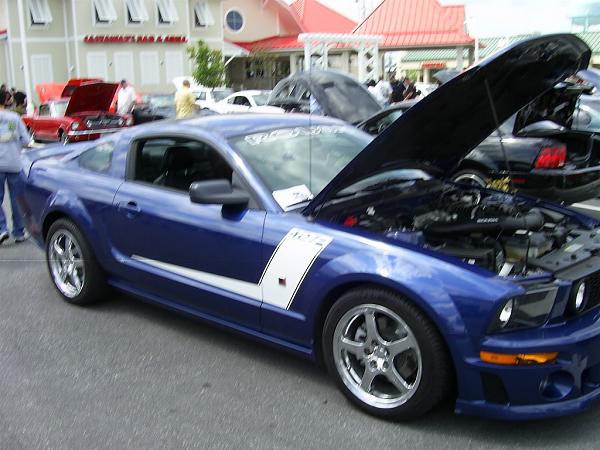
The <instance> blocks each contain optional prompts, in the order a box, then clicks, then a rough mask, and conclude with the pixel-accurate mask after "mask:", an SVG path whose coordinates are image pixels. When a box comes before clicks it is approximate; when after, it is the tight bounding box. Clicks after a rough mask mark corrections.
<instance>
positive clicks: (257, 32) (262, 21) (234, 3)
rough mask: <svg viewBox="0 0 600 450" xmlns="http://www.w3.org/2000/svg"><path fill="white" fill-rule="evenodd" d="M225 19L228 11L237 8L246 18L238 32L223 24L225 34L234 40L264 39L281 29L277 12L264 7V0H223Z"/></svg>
mask: <svg viewBox="0 0 600 450" xmlns="http://www.w3.org/2000/svg"><path fill="white" fill-rule="evenodd" d="M222 3H223V5H222V8H223V14H222V16H223V19H222V20H223V21H224V20H225V19H224V18H225V16H226V15H227V12H228V11H229V10H231V9H235V10H237V11H239V12H240V13H241V14H242V17H243V18H244V26H243V28H242V29H241V30H240V31H239V32H237V33H234V32H232V31H231V30H230V29H229V28H228V27H227V26H226V25H225V24H223V30H224V35H225V37H226V38H227V39H230V40H232V41H241V42H249V41H256V40H259V39H263V38H266V37H270V36H275V35H277V34H279V32H280V31H283V32H284V33H283V34H286V33H285V30H281V28H280V25H279V19H278V17H277V13H276V12H275V11H274V10H272V9H271V8H263V7H262V1H256V0H250V1H249V0H223V2H222Z"/></svg>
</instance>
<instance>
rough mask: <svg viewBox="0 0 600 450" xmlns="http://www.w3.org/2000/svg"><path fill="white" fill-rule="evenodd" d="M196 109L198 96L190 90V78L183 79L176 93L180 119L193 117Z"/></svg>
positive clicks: (176, 109) (176, 111)
mask: <svg viewBox="0 0 600 450" xmlns="http://www.w3.org/2000/svg"><path fill="white" fill-rule="evenodd" d="M195 111H196V96H195V95H194V93H193V92H192V91H191V90H190V82H189V80H183V83H182V84H181V89H179V90H178V91H177V92H176V93H175V114H176V116H177V118H178V119H185V118H186V117H191V116H193V115H194V112H195Z"/></svg>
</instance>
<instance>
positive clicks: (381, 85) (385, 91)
mask: <svg viewBox="0 0 600 450" xmlns="http://www.w3.org/2000/svg"><path fill="white" fill-rule="evenodd" d="M374 92H375V98H376V99H377V101H378V102H379V103H381V104H382V105H388V104H389V103H390V99H391V97H392V86H391V84H390V82H389V81H387V80H385V79H384V78H383V77H379V81H378V82H377V84H376V85H375V91H374Z"/></svg>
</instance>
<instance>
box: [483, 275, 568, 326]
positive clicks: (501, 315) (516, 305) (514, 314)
mask: <svg viewBox="0 0 600 450" xmlns="http://www.w3.org/2000/svg"><path fill="white" fill-rule="evenodd" d="M556 292H557V287H556V286H554V285H551V286H536V287H535V288H531V289H529V290H528V291H527V293H526V294H524V295H522V296H520V297H514V298H511V299H509V300H507V301H506V302H504V303H503V304H502V306H501V307H500V308H499V309H498V311H497V312H496V316H495V317H494V320H493V321H492V324H491V325H490V327H489V329H488V332H490V333H495V332H498V331H508V330H518V329H521V328H533V327H539V326H540V325H543V324H544V323H545V322H546V320H547V319H548V315H549V314H550V311H552V307H553V306H554V300H555V299H556Z"/></svg>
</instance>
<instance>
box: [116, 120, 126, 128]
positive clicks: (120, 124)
mask: <svg viewBox="0 0 600 450" xmlns="http://www.w3.org/2000/svg"><path fill="white" fill-rule="evenodd" d="M117 123H118V124H119V126H120V127H122V126H123V125H124V124H125V121H124V120H123V119H119V121H118V122H117Z"/></svg>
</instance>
